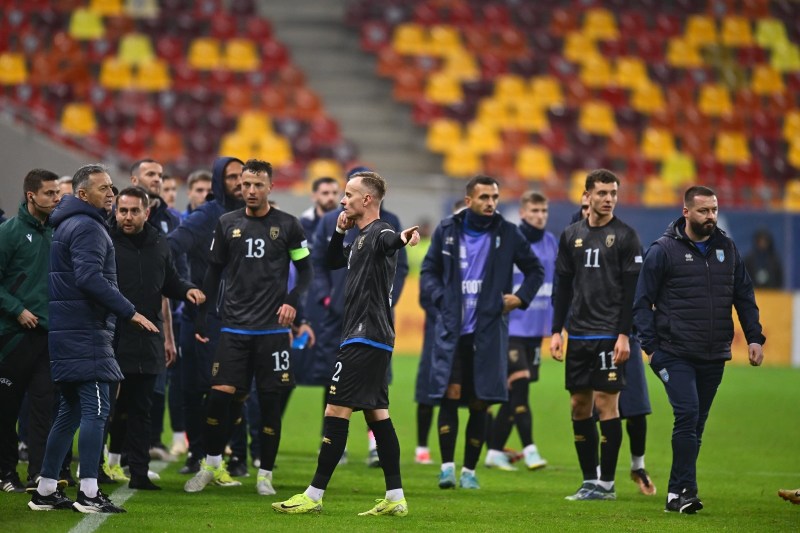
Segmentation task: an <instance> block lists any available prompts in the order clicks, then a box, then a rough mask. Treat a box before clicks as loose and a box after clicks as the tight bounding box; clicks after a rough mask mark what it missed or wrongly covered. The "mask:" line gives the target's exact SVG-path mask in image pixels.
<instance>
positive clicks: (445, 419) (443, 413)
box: [438, 398, 458, 463]
mask: <svg viewBox="0 0 800 533" xmlns="http://www.w3.org/2000/svg"><path fill="white" fill-rule="evenodd" d="M438 425H439V450H440V452H441V453H442V462H443V463H452V462H453V460H454V458H455V455H456V437H457V436H458V400H451V399H450V398H443V399H442V404H441V406H440V407H439V420H438Z"/></svg>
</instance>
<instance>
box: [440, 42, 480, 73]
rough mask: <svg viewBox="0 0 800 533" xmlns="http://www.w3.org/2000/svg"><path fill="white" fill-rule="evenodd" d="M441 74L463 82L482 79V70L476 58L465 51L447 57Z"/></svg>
mask: <svg viewBox="0 0 800 533" xmlns="http://www.w3.org/2000/svg"><path fill="white" fill-rule="evenodd" d="M441 72H444V73H445V74H447V75H449V76H451V77H453V78H458V79H459V80H461V81H471V80H477V79H480V77H481V69H480V67H479V66H478V62H477V60H476V59H475V56H474V55H472V54H471V53H469V52H468V51H467V50H464V49H461V50H459V51H456V52H453V53H451V54H449V55H447V56H445V57H444V66H443V67H442V70H441Z"/></svg>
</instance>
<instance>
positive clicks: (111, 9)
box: [89, 0, 123, 17]
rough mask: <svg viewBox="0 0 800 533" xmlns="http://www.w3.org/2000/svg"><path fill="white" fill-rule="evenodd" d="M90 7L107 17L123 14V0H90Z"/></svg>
mask: <svg viewBox="0 0 800 533" xmlns="http://www.w3.org/2000/svg"><path fill="white" fill-rule="evenodd" d="M89 9H91V10H92V11H94V12H95V13H97V14H98V15H103V16H106V17H115V16H117V15H122V11H123V8H122V0H89Z"/></svg>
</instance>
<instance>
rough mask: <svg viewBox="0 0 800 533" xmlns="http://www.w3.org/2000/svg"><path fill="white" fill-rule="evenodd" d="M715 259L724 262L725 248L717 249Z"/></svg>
mask: <svg viewBox="0 0 800 533" xmlns="http://www.w3.org/2000/svg"><path fill="white" fill-rule="evenodd" d="M717 261H719V262H720V263H724V262H725V250H717Z"/></svg>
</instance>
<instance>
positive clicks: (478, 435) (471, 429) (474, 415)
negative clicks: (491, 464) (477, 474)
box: [464, 409, 486, 470]
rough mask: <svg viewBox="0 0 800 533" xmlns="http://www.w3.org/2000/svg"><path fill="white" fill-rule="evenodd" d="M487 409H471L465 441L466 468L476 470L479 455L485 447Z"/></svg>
mask: <svg viewBox="0 0 800 533" xmlns="http://www.w3.org/2000/svg"><path fill="white" fill-rule="evenodd" d="M485 424H486V411H484V410H479V411H476V410H474V409H470V411H469V420H467V432H466V437H467V438H466V442H465V443H464V468H469V469H470V470H475V465H477V464H478V457H480V455H481V448H483V436H484V435H486V427H485Z"/></svg>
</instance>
